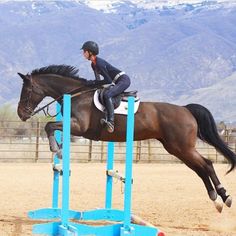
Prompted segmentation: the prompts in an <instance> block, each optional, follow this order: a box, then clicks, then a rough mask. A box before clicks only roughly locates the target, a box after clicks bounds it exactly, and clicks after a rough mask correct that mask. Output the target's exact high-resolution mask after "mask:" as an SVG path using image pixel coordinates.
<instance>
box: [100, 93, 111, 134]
mask: <svg viewBox="0 0 236 236" xmlns="http://www.w3.org/2000/svg"><path fill="white" fill-rule="evenodd" d="M105 105H106V109H107V121H106V122H105V123H106V126H107V131H108V132H109V133H112V132H113V131H114V106H113V103H112V98H108V99H106V100H105ZM102 122H104V119H102Z"/></svg>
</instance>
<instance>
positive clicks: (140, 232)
mask: <svg viewBox="0 0 236 236" xmlns="http://www.w3.org/2000/svg"><path fill="white" fill-rule="evenodd" d="M33 233H34V234H44V235H49V236H156V235H157V233H158V230H157V229H156V228H152V227H147V226H141V225H135V224H131V226H130V229H129V230H125V229H124V228H123V224H114V225H106V226H90V225H84V224H77V223H72V222H70V223H69V225H68V226H67V227H64V226H63V225H61V222H53V223H46V224H38V225H34V226H33Z"/></svg>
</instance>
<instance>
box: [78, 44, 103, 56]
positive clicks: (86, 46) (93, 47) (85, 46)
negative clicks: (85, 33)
mask: <svg viewBox="0 0 236 236" xmlns="http://www.w3.org/2000/svg"><path fill="white" fill-rule="evenodd" d="M81 49H83V50H87V51H90V52H91V53H92V54H93V55H98V53H99V48H98V44H97V43H95V42H94V41H87V42H85V43H84V44H83V46H82V48H81Z"/></svg>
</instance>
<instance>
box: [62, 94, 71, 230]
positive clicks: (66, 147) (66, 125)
mask: <svg viewBox="0 0 236 236" xmlns="http://www.w3.org/2000/svg"><path fill="white" fill-rule="evenodd" d="M63 99H64V106H63V147H62V157H63V161H62V168H63V176H62V209H61V225H62V227H63V228H65V230H66V229H67V228H68V221H69V194H70V190H69V189H70V184H69V179H70V131H71V125H70V124H71V122H70V119H71V95H68V94H65V95H64V97H63Z"/></svg>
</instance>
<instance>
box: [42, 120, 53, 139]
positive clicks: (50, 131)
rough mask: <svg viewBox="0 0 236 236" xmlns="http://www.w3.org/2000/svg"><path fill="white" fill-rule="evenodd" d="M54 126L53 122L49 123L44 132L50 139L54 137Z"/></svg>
mask: <svg viewBox="0 0 236 236" xmlns="http://www.w3.org/2000/svg"><path fill="white" fill-rule="evenodd" d="M52 124H53V122H48V123H47V124H46V125H45V127H44V130H45V132H46V133H47V136H48V137H49V136H53V135H54V131H53V129H52Z"/></svg>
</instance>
